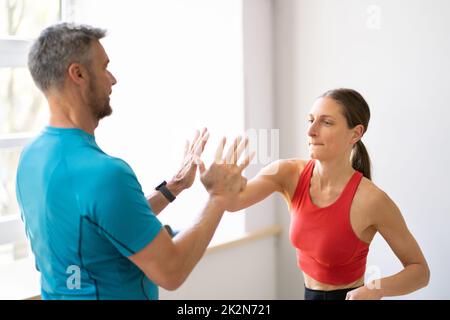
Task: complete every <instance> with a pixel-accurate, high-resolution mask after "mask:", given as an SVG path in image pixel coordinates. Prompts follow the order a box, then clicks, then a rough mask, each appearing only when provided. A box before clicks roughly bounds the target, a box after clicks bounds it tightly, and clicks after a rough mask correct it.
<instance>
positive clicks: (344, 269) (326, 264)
mask: <svg viewBox="0 0 450 320" xmlns="http://www.w3.org/2000/svg"><path fill="white" fill-rule="evenodd" d="M369 120H370V110H369V106H368V105H367V103H366V101H365V100H364V98H363V97H362V96H361V95H360V94H359V93H358V92H356V91H355V90H351V89H335V90H330V91H327V92H325V93H324V94H323V95H322V96H321V97H319V98H318V99H317V100H316V102H315V103H314V105H313V107H312V109H311V112H310V114H309V123H310V124H309V129H308V137H309V139H308V140H309V154H310V158H311V159H309V160H302V159H286V160H278V161H276V162H273V163H271V164H269V165H268V166H267V167H265V168H263V169H262V170H261V171H260V172H259V174H258V175H257V176H256V177H255V178H253V179H252V180H250V181H249V182H248V184H247V187H246V188H245V189H244V190H243V191H242V192H241V193H240V195H239V201H236V202H235V204H234V205H233V207H231V208H228V211H238V210H241V209H243V208H246V207H248V206H251V205H253V204H255V203H257V202H259V201H261V200H263V199H264V198H266V197H267V196H269V195H270V194H272V193H273V192H275V191H277V192H279V193H281V195H283V197H284V198H285V200H286V202H287V204H288V207H289V211H290V212H291V226H290V230H289V236H290V240H291V242H292V244H293V246H294V247H295V248H296V252H297V263H298V266H299V268H300V269H301V270H302V272H303V276H304V279H305V299H311V300H317V299H319V300H323V299H325V300H328V299H334V300H339V299H342V300H343V299H381V298H383V297H386V296H398V295H404V294H408V293H410V292H413V291H415V290H418V289H420V288H422V287H424V286H426V285H427V284H428V281H429V277H430V272H429V269H428V265H427V262H426V260H425V258H424V256H423V254H422V251H421V249H420V247H419V245H418V244H417V242H416V240H415V239H414V237H413V235H412V234H411V233H410V232H409V230H408V228H407V226H406V223H405V221H404V219H403V217H402V214H401V212H400V210H399V209H398V207H397V206H396V205H395V203H394V202H393V201H392V200H391V199H390V198H389V196H388V195H387V194H386V193H384V192H383V191H382V190H381V189H380V188H378V187H377V186H376V185H375V184H374V183H373V182H372V181H371V172H370V158H369V155H368V153H367V150H366V147H365V146H364V143H363V142H362V138H363V136H364V133H365V132H366V131H367V128H368V125H369ZM377 232H378V233H380V234H381V236H382V237H383V238H384V239H385V240H386V241H387V243H388V244H389V246H390V247H391V248H392V250H393V252H394V253H395V254H396V255H397V257H398V258H399V260H400V262H401V263H402V265H403V269H402V270H400V271H399V272H398V273H397V274H394V275H392V276H389V277H384V278H381V279H376V280H373V281H370V282H369V283H364V273H365V269H366V258H367V254H368V252H369V246H370V243H371V241H372V239H373V238H374V236H375V234H376V233H377Z"/></svg>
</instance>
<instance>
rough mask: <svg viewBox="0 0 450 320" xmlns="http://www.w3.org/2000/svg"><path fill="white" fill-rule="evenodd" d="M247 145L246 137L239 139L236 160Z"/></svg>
mask: <svg viewBox="0 0 450 320" xmlns="http://www.w3.org/2000/svg"><path fill="white" fill-rule="evenodd" d="M247 146H248V138H247V137H245V138H244V140H242V141H241V143H240V144H239V146H238V147H237V149H236V161H235V162H238V160H239V158H240V157H241V155H242V153H243V152H244V150H245V148H247Z"/></svg>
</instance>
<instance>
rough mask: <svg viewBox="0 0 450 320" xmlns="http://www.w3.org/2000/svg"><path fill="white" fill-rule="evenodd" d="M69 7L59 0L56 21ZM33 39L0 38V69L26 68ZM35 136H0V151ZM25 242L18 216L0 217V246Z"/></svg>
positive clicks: (19, 145)
mask: <svg viewBox="0 0 450 320" xmlns="http://www.w3.org/2000/svg"><path fill="white" fill-rule="evenodd" d="M70 7H71V0H59V8H60V10H59V17H58V20H59V21H61V18H62V17H63V16H65V14H64V12H65V11H68V10H69V8H70ZM32 42H33V39H28V38H25V37H20V36H2V37H0V68H23V67H27V61H28V52H29V49H30V46H31V44H32ZM34 136H35V134H34V133H33V132H18V133H8V134H0V151H3V150H6V149H13V148H23V147H24V146H25V145H26V144H27V143H29V142H30V141H31V140H32V138H33V137H34ZM23 240H26V234H25V228H24V226H23V221H22V219H21V217H20V214H13V215H8V216H0V245H5V244H9V243H16V242H20V241H23Z"/></svg>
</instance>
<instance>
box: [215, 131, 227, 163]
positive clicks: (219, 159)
mask: <svg viewBox="0 0 450 320" xmlns="http://www.w3.org/2000/svg"><path fill="white" fill-rule="evenodd" d="M226 142H227V138H225V137H223V138H222V140H221V141H220V143H219V146H218V147H217V150H216V155H215V156H214V162H215V163H222V155H223V149H224V148H225V143H226Z"/></svg>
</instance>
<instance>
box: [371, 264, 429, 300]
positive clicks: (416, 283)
mask: <svg viewBox="0 0 450 320" xmlns="http://www.w3.org/2000/svg"><path fill="white" fill-rule="evenodd" d="M429 279H430V271H429V269H428V266H426V265H423V264H419V263H414V264H410V265H408V266H406V267H405V268H404V269H403V270H402V271H400V272H399V273H396V274H394V275H392V276H389V277H385V278H381V279H377V280H373V281H371V282H369V283H368V284H366V286H367V287H368V288H369V289H372V290H377V291H378V294H379V296H380V297H381V298H382V297H391V296H401V295H405V294H408V293H411V292H414V291H416V290H419V289H421V288H423V287H425V286H426V285H427V284H428V282H429Z"/></svg>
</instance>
